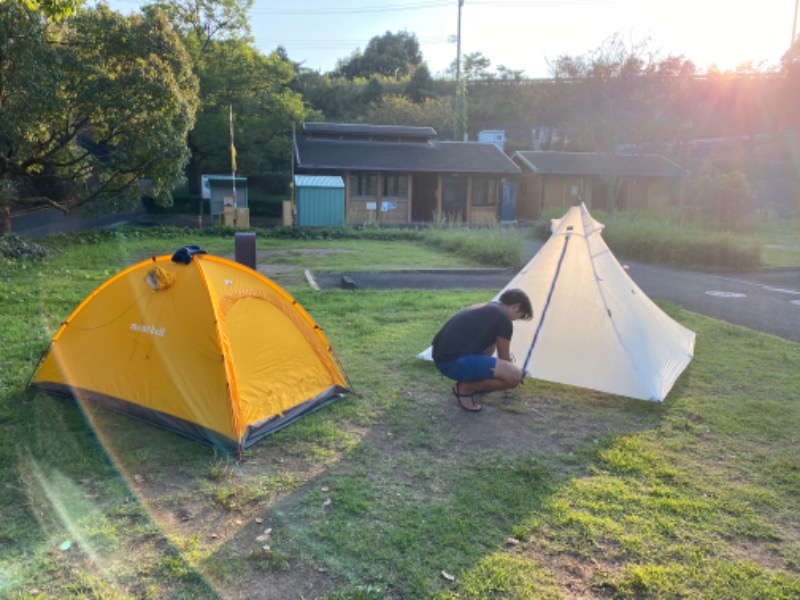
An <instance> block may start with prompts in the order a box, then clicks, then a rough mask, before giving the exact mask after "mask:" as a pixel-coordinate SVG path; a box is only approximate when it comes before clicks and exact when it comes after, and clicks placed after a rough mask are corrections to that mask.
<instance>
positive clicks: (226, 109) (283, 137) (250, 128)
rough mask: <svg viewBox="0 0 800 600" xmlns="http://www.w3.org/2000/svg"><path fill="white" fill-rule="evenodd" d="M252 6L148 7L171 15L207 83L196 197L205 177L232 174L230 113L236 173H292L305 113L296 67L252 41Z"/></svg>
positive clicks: (238, 1) (245, 0)
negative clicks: (294, 140) (295, 137)
mask: <svg viewBox="0 0 800 600" xmlns="http://www.w3.org/2000/svg"><path fill="white" fill-rule="evenodd" d="M251 5H252V0H198V1H197V2H195V1H192V0H185V1H183V2H181V1H178V0H163V1H161V2H159V3H157V4H154V5H150V6H147V7H145V9H144V10H145V11H152V10H155V9H157V8H161V9H164V10H165V11H167V13H168V14H169V15H170V18H171V20H172V22H173V26H174V27H175V28H176V29H177V30H178V31H181V32H182V34H183V40H184V43H185V45H186V48H187V49H188V51H189V54H190V55H191V57H192V61H193V63H194V71H195V73H196V75H197V77H198V79H199V81H200V109H199V112H198V115H197V123H196V125H195V127H194V128H193V129H192V131H191V132H190V134H189V137H188V143H189V148H190V150H191V158H190V161H189V163H188V165H187V167H186V176H187V179H188V183H189V191H190V192H192V193H195V194H198V193H199V189H200V177H201V175H202V174H203V173H228V172H230V170H231V156H230V123H229V115H230V112H231V109H232V112H233V126H234V132H235V144H236V163H237V171H238V172H240V173H248V174H251V175H262V174H264V173H267V172H270V171H273V170H276V169H277V170H285V171H288V166H289V164H290V161H291V133H292V124H293V123H298V122H300V121H302V120H303V118H304V116H305V107H304V105H303V101H302V98H301V96H300V95H299V94H298V93H296V92H294V91H293V90H291V88H290V84H291V82H292V79H293V77H294V67H295V66H294V64H293V63H292V62H291V61H289V60H288V57H286V52H285V50H284V49H283V48H279V49H278V50H276V51H274V52H272V53H271V54H270V55H269V56H265V55H264V54H262V53H261V52H259V51H258V50H257V49H256V48H255V46H254V44H253V41H252V39H251V38H250V37H249V33H248V32H249V22H248V18H247V10H248V9H249V7H250V6H251ZM286 183H287V184H288V175H287V176H286Z"/></svg>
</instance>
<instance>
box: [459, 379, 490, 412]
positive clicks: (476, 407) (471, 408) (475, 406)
mask: <svg viewBox="0 0 800 600" xmlns="http://www.w3.org/2000/svg"><path fill="white" fill-rule="evenodd" d="M453 395H454V396H455V397H456V402H458V405H459V406H460V407H461V408H463V409H464V410H466V411H468V412H478V411H479V410H481V409H482V408H483V407H482V406H481V405H480V404H476V403H475V402H473V400H472V394H460V393H459V388H458V383H456V384H455V385H454V386H453ZM462 398H469V401H470V403H471V404H472V406H467V405H465V404H464V403H463V402H462V401H461V399H462Z"/></svg>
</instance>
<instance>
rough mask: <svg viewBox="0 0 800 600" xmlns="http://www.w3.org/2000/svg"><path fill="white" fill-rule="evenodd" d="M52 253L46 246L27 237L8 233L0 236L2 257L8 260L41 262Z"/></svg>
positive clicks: (0, 254) (0, 253) (0, 255)
mask: <svg viewBox="0 0 800 600" xmlns="http://www.w3.org/2000/svg"><path fill="white" fill-rule="evenodd" d="M49 254H50V252H49V251H48V250H47V248H46V247H45V246H42V245H41V244H38V243H36V242H33V241H31V240H29V239H27V238H25V237H22V236H19V235H16V234H13V233H8V234H5V235H2V236H0V257H3V258H5V259H8V260H25V259H28V260H41V259H43V258H47V256H49Z"/></svg>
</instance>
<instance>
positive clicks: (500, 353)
mask: <svg viewBox="0 0 800 600" xmlns="http://www.w3.org/2000/svg"><path fill="white" fill-rule="evenodd" d="M497 358H499V359H501V360H507V361H508V362H511V340H507V339H505V338H501V337H499V338H497Z"/></svg>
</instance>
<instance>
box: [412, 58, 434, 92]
mask: <svg viewBox="0 0 800 600" xmlns="http://www.w3.org/2000/svg"><path fill="white" fill-rule="evenodd" d="M406 95H408V97H409V98H411V100H412V101H414V102H424V101H425V100H426V99H427V98H433V96H434V95H435V92H434V84H433V77H431V72H430V69H428V65H426V64H424V63H423V64H421V65H420V66H418V67H417V68H416V69H415V70H414V74H413V75H411V79H409V80H408V84H407V85H406Z"/></svg>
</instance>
